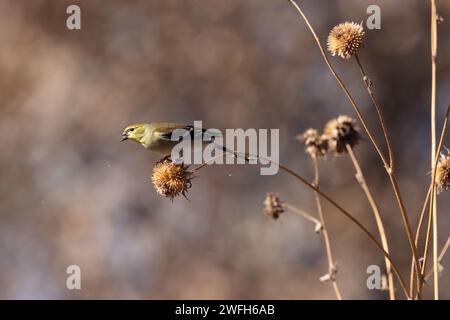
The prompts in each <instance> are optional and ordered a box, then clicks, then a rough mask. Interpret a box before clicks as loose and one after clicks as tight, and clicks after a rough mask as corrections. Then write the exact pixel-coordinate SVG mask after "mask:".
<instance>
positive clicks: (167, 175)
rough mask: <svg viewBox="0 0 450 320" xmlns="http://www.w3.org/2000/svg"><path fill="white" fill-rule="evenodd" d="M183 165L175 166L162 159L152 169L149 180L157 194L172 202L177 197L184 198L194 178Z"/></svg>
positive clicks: (169, 161)
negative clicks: (181, 196)
mask: <svg viewBox="0 0 450 320" xmlns="http://www.w3.org/2000/svg"><path fill="white" fill-rule="evenodd" d="M187 169H188V167H187V166H185V165H184V164H175V163H173V162H172V161H171V160H168V159H164V160H162V161H160V162H158V163H157V164H156V165H155V167H154V168H153V172H152V176H151V180H152V183H153V186H154V187H155V189H156V192H158V194H160V195H162V196H164V197H166V198H170V200H173V198H175V197H176V196H178V195H180V194H181V195H183V196H184V197H186V192H187V191H188V190H189V188H190V187H191V186H192V183H191V180H192V178H193V177H194V176H193V173H192V172H191V171H188V170H187Z"/></svg>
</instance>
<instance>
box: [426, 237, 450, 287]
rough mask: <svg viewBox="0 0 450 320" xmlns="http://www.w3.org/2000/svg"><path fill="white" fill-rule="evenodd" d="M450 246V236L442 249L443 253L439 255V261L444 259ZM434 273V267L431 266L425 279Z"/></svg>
mask: <svg viewBox="0 0 450 320" xmlns="http://www.w3.org/2000/svg"><path fill="white" fill-rule="evenodd" d="M449 246H450V237H448V238H447V242H446V243H445V245H444V247H443V248H442V250H441V253H440V254H439V257H438V263H441V261H442V259H444V256H445V253H446V252H447V249H448V247H449ZM433 273H434V267H433V268H431V270H430V271H428V273H427V275H426V276H425V280H426V279H428V278H429V277H431V275H432V274H433Z"/></svg>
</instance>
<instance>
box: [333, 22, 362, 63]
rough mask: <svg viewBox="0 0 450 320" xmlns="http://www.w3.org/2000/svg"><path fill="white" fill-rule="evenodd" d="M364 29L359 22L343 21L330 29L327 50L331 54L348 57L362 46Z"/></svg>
mask: <svg viewBox="0 0 450 320" xmlns="http://www.w3.org/2000/svg"><path fill="white" fill-rule="evenodd" d="M363 38H364V30H363V27H362V25H361V24H358V23H355V22H344V23H341V24H338V25H337V26H335V27H334V28H333V29H331V31H330V34H329V36H328V42H327V44H328V51H330V52H331V54H332V55H333V56H335V55H338V56H339V57H341V58H343V59H349V58H350V57H351V56H353V55H354V54H356V52H357V51H358V50H359V48H362V47H363Z"/></svg>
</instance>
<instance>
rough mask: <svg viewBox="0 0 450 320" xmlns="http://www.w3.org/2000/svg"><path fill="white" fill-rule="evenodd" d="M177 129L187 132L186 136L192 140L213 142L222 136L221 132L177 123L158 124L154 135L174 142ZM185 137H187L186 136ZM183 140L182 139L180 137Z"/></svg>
mask: <svg viewBox="0 0 450 320" xmlns="http://www.w3.org/2000/svg"><path fill="white" fill-rule="evenodd" d="M176 129H183V130H186V135H190V138H191V139H201V140H203V139H205V140H209V141H212V140H214V138H215V137H218V136H221V134H220V132H219V131H210V130H207V129H203V128H197V127H194V126H185V125H180V124H175V123H167V124H162V125H160V124H158V126H156V127H155V129H154V131H153V132H154V134H155V135H158V137H159V138H160V139H162V140H168V141H173V140H172V134H173V133H174V131H175V130H176ZM184 136H185V135H184ZM180 140H181V137H180Z"/></svg>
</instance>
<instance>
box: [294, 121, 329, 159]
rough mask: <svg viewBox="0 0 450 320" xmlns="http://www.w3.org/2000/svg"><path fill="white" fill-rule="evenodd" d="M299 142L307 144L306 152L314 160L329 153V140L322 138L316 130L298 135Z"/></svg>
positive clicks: (309, 130)
mask: <svg viewBox="0 0 450 320" xmlns="http://www.w3.org/2000/svg"><path fill="white" fill-rule="evenodd" d="M296 138H297V140H299V141H301V142H303V143H304V144H305V152H306V153H307V154H309V155H310V156H311V157H312V158H319V157H323V156H325V155H326V154H327V152H328V140H327V139H325V137H323V136H321V135H320V134H319V132H318V131H317V130H316V129H312V128H310V129H308V130H306V131H305V132H303V133H302V134H299V135H297V137H296Z"/></svg>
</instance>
